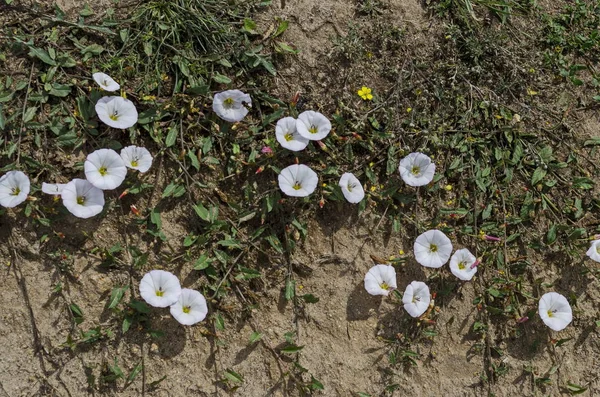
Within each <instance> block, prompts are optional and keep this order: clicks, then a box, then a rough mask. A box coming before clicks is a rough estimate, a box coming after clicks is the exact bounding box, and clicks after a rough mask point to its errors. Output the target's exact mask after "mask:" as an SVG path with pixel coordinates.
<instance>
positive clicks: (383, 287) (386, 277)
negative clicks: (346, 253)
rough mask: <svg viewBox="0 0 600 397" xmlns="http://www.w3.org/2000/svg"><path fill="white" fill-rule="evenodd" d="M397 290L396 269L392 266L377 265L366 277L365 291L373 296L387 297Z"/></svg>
mask: <svg viewBox="0 0 600 397" xmlns="http://www.w3.org/2000/svg"><path fill="white" fill-rule="evenodd" d="M396 288H397V284H396V269H394V267H393V266H390V265H375V266H373V267H372V268H370V269H369V271H368V272H367V274H366V275H365V289H366V290H367V292H368V293H369V294H371V295H385V296H388V294H389V293H390V292H391V291H392V290H394V289H396Z"/></svg>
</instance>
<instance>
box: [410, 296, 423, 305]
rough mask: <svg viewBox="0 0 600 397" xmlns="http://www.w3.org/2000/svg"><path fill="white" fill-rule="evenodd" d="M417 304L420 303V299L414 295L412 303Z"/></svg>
mask: <svg viewBox="0 0 600 397" xmlns="http://www.w3.org/2000/svg"><path fill="white" fill-rule="evenodd" d="M417 302H421V298H420V297H418V296H416V295H413V298H412V303H417Z"/></svg>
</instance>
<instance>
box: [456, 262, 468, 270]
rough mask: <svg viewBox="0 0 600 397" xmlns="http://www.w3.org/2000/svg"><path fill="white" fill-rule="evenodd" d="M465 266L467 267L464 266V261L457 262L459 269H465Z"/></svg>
mask: <svg viewBox="0 0 600 397" xmlns="http://www.w3.org/2000/svg"><path fill="white" fill-rule="evenodd" d="M466 267H467V266H465V262H459V263H458V268H459V269H460V270H465V268H466Z"/></svg>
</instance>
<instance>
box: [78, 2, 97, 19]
mask: <svg viewBox="0 0 600 397" xmlns="http://www.w3.org/2000/svg"><path fill="white" fill-rule="evenodd" d="M79 15H81V16H82V17H89V16H90V15H94V11H93V10H92V9H91V8H90V6H89V4H87V3H86V4H85V6H83V9H82V10H81V11H79Z"/></svg>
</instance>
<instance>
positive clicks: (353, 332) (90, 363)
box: [0, 0, 600, 397]
mask: <svg viewBox="0 0 600 397" xmlns="http://www.w3.org/2000/svg"><path fill="white" fill-rule="evenodd" d="M350 3H351V2H349V1H347V0H298V1H290V0H288V1H287V5H286V7H285V8H283V9H282V8H281V4H280V3H279V2H274V5H273V6H272V8H271V9H270V10H269V12H268V13H266V14H265V15H263V16H262V23H263V24H265V25H266V24H268V23H271V21H273V19H274V18H275V17H281V18H284V19H287V20H289V21H290V22H291V26H290V29H289V30H288V31H287V32H286V33H285V36H284V37H285V38H286V39H288V40H289V41H290V42H293V44H294V45H295V46H297V48H298V49H299V50H300V54H299V55H298V60H297V62H292V63H290V64H288V65H286V67H284V68H283V69H282V70H281V74H280V76H279V77H278V78H279V79H280V80H281V81H280V82H279V84H278V86H279V87H281V88H280V90H281V91H280V92H278V93H275V94H276V95H278V96H280V97H281V98H287V97H289V96H290V95H291V94H292V93H293V92H295V91H297V90H300V91H302V92H303V93H305V94H306V95H309V96H312V97H315V96H318V94H319V93H318V90H323V89H324V86H326V83H327V81H328V78H329V75H328V73H329V72H330V70H331V69H330V68H329V67H325V66H324V65H326V63H327V61H328V54H329V53H330V52H331V49H332V47H333V42H332V38H335V37H336V36H345V35H347V34H348V22H349V21H351V20H354V19H357V18H358V16H357V15H356V11H355V5H354V4H350ZM77 4H78V2H74V1H72V0H61V2H60V5H61V7H63V8H65V9H67V10H69V9H72V8H73V6H74V5H77ZM387 5H388V11H387V12H388V13H389V14H388V15H387V17H388V18H389V21H390V22H389V23H391V24H395V25H397V26H398V27H399V28H401V29H407V30H408V31H410V32H411V33H412V34H413V35H414V37H416V38H419V37H425V36H426V35H427V32H428V29H431V25H430V21H429V20H428V17H427V15H425V13H424V11H423V9H422V7H421V5H420V2H418V1H417V0H406V1H404V0H391V1H388V2H387ZM96 6H98V5H96V4H95V5H94V7H96ZM315 82H316V83H315ZM375 84H376V82H375ZM348 87H350V88H348V89H354V88H353V85H352V84H348ZM597 120H598V118H597V115H596V114H591V115H589V116H588V117H586V118H585V119H583V120H582V122H583V124H582V125H581V127H580V128H581V129H582V130H584V131H585V132H586V133H588V134H589V135H590V136H599V124H598V121H597ZM18 211H19V210H17V212H18ZM181 211H182V210H181V209H180V208H173V209H169V210H167V211H165V212H164V214H163V222H164V226H163V229H164V230H165V232H166V233H167V234H168V235H169V236H170V237H173V241H181V239H182V237H183V236H185V235H186V234H187V231H186V230H185V228H184V227H182V226H181V224H180V222H178V219H180V218H181V217H185V216H186V215H185V214H182V213H181ZM340 211H344V212H345V213H350V212H352V213H353V211H354V208H353V207H351V206H350V205H349V204H346V205H344V206H342V207H341V208H329V207H326V208H325V209H324V210H323V211H321V212H320V213H319V214H318V215H317V220H316V221H314V222H313V223H311V224H310V225H309V236H308V238H307V240H306V241H305V242H304V243H303V244H302V246H301V247H300V249H299V250H298V252H297V253H296V254H295V255H294V257H293V258H292V259H293V262H294V263H296V265H297V266H298V267H299V268H301V269H304V270H303V271H298V272H297V273H298V288H299V290H300V291H301V293H307V294H313V295H315V296H317V297H319V298H320V301H319V302H317V303H315V304H307V305H305V307H304V309H303V310H301V311H298V310H297V309H296V310H295V309H294V308H293V307H292V306H291V305H290V304H289V303H286V301H285V299H283V297H282V290H281V289H282V286H283V284H284V281H283V279H282V280H279V282H273V281H266V280H264V282H263V284H262V288H258V289H257V291H256V293H257V295H258V296H259V297H260V300H259V305H258V306H257V307H256V308H254V309H253V310H252V312H251V315H247V314H246V315H243V316H242V315H239V313H233V314H232V315H227V314H225V315H224V317H225V330H223V331H218V338H215V337H214V335H212V332H214V330H213V329H212V327H209V326H197V327H191V328H184V327H182V326H179V325H178V324H177V323H176V322H175V320H173V319H172V318H171V317H170V316H169V315H168V312H166V311H159V310H155V311H153V312H152V316H151V317H152V319H153V320H152V321H153V323H152V326H153V328H154V329H158V330H162V331H163V332H164V333H165V335H164V336H163V337H161V338H158V339H147V338H146V337H143V336H142V334H141V333H139V332H137V331H136V330H132V331H130V332H129V333H127V334H126V335H125V337H124V338H118V337H117V338H110V337H109V338H108V341H107V342H103V343H101V344H99V346H101V347H98V346H97V345H92V346H89V347H86V346H81V347H78V348H76V349H75V350H70V349H68V348H65V347H64V343H65V341H66V340H67V336H68V335H69V334H70V333H71V332H72V331H73V330H72V329H71V327H72V325H71V324H72V321H71V320H72V319H71V316H72V314H71V311H70V310H69V308H68V307H67V305H66V304H65V303H64V302H65V301H66V299H64V297H65V296H67V297H68V300H69V301H72V302H76V303H77V304H78V305H79V307H80V308H81V310H82V312H83V313H84V322H83V323H82V324H80V325H79V327H80V328H81V329H83V330H86V329H91V328H93V327H96V326H98V325H100V326H103V325H108V324H110V321H111V320H110V318H111V316H110V312H109V310H107V307H106V302H107V300H108V296H109V294H110V291H111V290H112V288H113V287H115V286H117V285H125V284H127V283H128V282H129V281H130V280H128V275H127V273H126V272H122V271H118V270H117V271H110V272H106V271H104V270H103V269H102V268H101V267H100V266H99V265H100V262H101V260H100V258H98V257H97V256H95V255H91V254H89V255H88V254H85V252H86V250H89V249H91V247H93V246H98V245H99V246H104V247H110V246H112V245H113V244H115V243H116V242H119V241H120V239H119V238H116V237H115V235H116V234H118V232H119V230H120V226H119V219H120V218H121V217H122V215H121V214H118V213H115V212H114V211H113V212H110V213H109V214H108V216H107V217H106V218H104V219H102V220H95V221H91V222H88V221H86V222H83V221H76V220H71V221H68V222H66V223H65V224H63V225H60V226H59V228H60V231H61V232H62V233H64V239H62V244H65V246H66V247H70V248H71V249H74V250H77V252H79V254H77V255H76V256H75V257H74V258H73V261H72V266H73V268H72V273H73V274H74V278H69V280H68V283H65V284H64V289H63V290H62V292H61V293H58V294H57V293H53V292H52V290H53V287H54V286H55V285H56V283H57V282H58V280H59V277H58V273H57V270H56V269H57V266H56V265H57V260H56V259H54V260H51V259H49V258H48V253H49V252H53V250H55V249H56V248H57V247H58V245H54V246H48V245H45V244H41V243H40V242H39V241H40V237H41V236H39V235H38V233H37V232H36V228H35V226H34V225H33V224H30V223H25V224H24V223H23V222H24V221H23V220H24V219H26V218H25V217H23V216H22V215H21V214H15V213H13V212H12V211H9V212H8V213H7V215H4V216H3V217H2V218H0V242H2V244H1V245H0V258H2V264H3V265H4V266H2V272H1V273H0V283H1V284H2V286H3V288H2V294H1V296H2V300H3V305H2V307H1V308H0V350H1V351H2V352H3V354H2V359H0V396H1V397H17V396H88V395H89V396H117V395H118V396H140V395H142V394H145V395H149V396H174V397H175V396H192V395H193V396H226V395H235V396H248V397H255V396H256V397H258V396H287V395H291V396H295V395H299V392H298V391H297V390H295V389H294V385H293V383H294V382H293V380H292V379H291V378H289V377H286V376H284V375H285V373H286V372H287V371H288V370H289V368H290V367H291V365H292V364H291V360H287V361H286V360H284V359H280V358H278V356H277V355H275V354H274V352H273V350H272V349H277V348H278V347H279V346H281V345H282V343H283V342H284V334H285V333H287V332H290V331H294V332H296V333H297V336H298V340H297V341H298V344H299V345H303V346H305V347H304V349H303V350H302V352H301V354H300V359H299V362H300V364H301V365H302V366H303V367H305V368H306V369H307V370H308V371H309V373H310V374H312V375H313V376H314V377H315V378H316V379H318V380H319V381H320V382H321V383H323V385H324V387H325V390H324V391H320V392H315V393H314V394H315V395H323V396H355V395H357V394H356V393H358V392H363V393H369V394H371V395H373V396H378V395H394V396H483V395H488V394H489V393H493V395H496V396H534V395H535V396H537V395H540V394H539V392H540V389H539V388H537V389H536V388H534V387H533V379H534V378H533V375H532V374H531V373H530V372H533V374H534V375H535V377H542V376H544V375H545V374H548V376H549V377H551V379H552V381H551V383H550V384H548V385H547V386H546V387H545V388H542V389H541V390H542V391H543V393H544V395H548V396H557V395H561V394H564V393H565V391H564V389H562V388H561V386H562V385H564V384H565V383H566V382H567V381H569V382H573V383H576V384H581V385H587V386H588V388H589V390H588V391H587V392H586V393H585V394H583V395H589V396H593V395H596V394H598V392H600V381H599V380H598V377H597V370H598V368H600V343H599V340H598V331H597V329H594V328H593V327H590V326H588V325H585V326H584V324H590V323H591V322H592V321H593V320H594V319H597V318H598V310H599V309H600V308H599V307H598V302H600V293H599V292H598V287H599V285H598V281H597V280H595V279H593V278H592V277H590V276H586V275H582V274H581V273H580V270H581V268H580V267H579V266H578V265H577V264H574V265H573V269H572V270H568V271H565V269H564V267H565V266H570V265H569V264H562V263H561V260H560V255H559V253H556V255H554V256H549V257H548V258H538V259H537V261H536V263H537V266H538V269H543V274H544V275H545V277H546V282H554V283H555V284H556V285H559V286H561V287H562V288H563V289H564V290H569V291H572V293H573V294H574V295H575V296H576V297H577V298H578V302H579V308H580V309H579V310H580V311H579V312H577V313H575V322H574V324H573V326H572V327H569V328H568V329H567V330H566V331H564V332H563V333H561V334H560V337H561V338H572V340H571V341H570V342H567V344H566V345H565V346H563V347H560V348H553V347H551V345H549V344H548V343H547V340H549V339H550V337H551V335H550V333H548V332H547V331H546V330H545V329H544V327H543V326H541V323H540V321H539V319H537V318H532V319H531V320H530V321H529V322H526V323H525V324H522V325H516V324H514V323H512V324H509V325H507V326H505V327H498V326H497V325H494V324H490V327H491V329H490V334H489V338H490V340H491V341H493V342H494V344H495V345H497V346H498V348H499V349H501V350H502V352H503V359H502V362H503V363H504V365H505V366H506V367H507V368H509V369H510V370H509V372H508V373H507V374H506V375H505V376H503V377H500V378H499V379H497V380H496V381H495V382H494V383H482V382H480V379H481V377H482V376H483V374H484V367H485V365H487V364H486V361H485V360H486V352H485V351H478V350H477V348H476V347H477V345H478V344H479V343H480V342H481V340H479V336H477V335H476V334H474V333H473V332H472V328H473V324H474V323H475V322H476V321H478V318H479V315H478V311H477V309H476V307H475V306H474V305H473V304H472V302H473V299H474V298H475V297H476V296H477V294H478V292H477V291H478V288H480V285H479V284H478V282H477V280H475V281H474V282H471V283H466V284H464V285H462V286H458V285H456V286H455V287H454V288H451V290H450V292H449V293H447V294H445V295H444V296H443V297H441V298H439V299H438V300H436V304H437V305H438V306H439V313H438V315H437V318H436V325H435V327H434V329H435V330H436V331H437V332H438V335H437V336H436V337H435V338H433V339H432V340H425V341H423V343H420V344H418V345H414V346H410V349H411V350H413V351H415V352H416V353H418V358H417V363H418V365H417V366H402V365H399V366H396V367H392V366H390V364H389V361H388V354H389V352H390V351H391V348H392V346H393V344H392V343H390V342H386V340H395V339H398V338H401V335H402V334H410V333H414V332H419V329H416V328H415V327H416V326H415V324H414V321H413V320H412V319H410V317H408V315H407V314H406V313H405V312H404V311H403V309H402V307H401V306H400V305H398V304H397V303H395V302H394V301H393V300H392V299H389V298H388V299H381V298H375V297H372V296H369V295H368V294H366V292H365V291H364V288H363V277H364V274H365V272H366V271H367V270H368V268H369V267H370V266H372V265H373V260H372V259H371V257H370V255H375V256H378V257H383V258H387V257H389V256H392V255H396V256H397V255H398V252H399V250H404V251H406V252H407V255H406V258H407V261H406V263H405V264H404V265H403V267H402V269H401V271H399V273H398V283H399V285H398V288H399V290H401V291H402V290H404V288H405V286H406V285H407V284H408V283H410V282H411V281H412V280H422V281H425V280H426V279H427V277H428V276H429V275H430V274H431V273H430V271H429V270H427V269H423V268H422V267H421V266H419V265H418V264H417V263H416V262H415V261H414V259H413V258H412V253H411V252H412V249H411V248H412V240H411V238H410V236H409V235H407V234H404V233H402V232H401V233H397V234H394V233H392V232H390V231H388V228H389V227H388V225H387V222H383V223H381V222H380V220H379V218H377V217H375V216H374V215H372V214H371V213H370V211H367V212H366V213H364V214H363V215H361V216H360V217H356V216H353V217H351V218H349V219H347V220H344V221H339V220H338V219H340V216H339V214H340ZM344 219H346V218H344ZM378 226H379V227H378ZM377 227H378V228H377ZM375 229H376V230H375ZM93 230H97V232H96V233H95V237H94V241H88V240H87V239H86V238H85V237H84V233H83V232H84V231H93ZM373 230H375V231H374V232H373ZM140 243H142V242H140ZM52 244H55V243H51V245H52ZM157 261H158V256H156V257H152V258H151V259H150V261H149V265H150V266H151V265H157V266H161V267H165V268H167V269H169V270H171V271H174V272H176V273H177V274H178V275H179V276H180V278H181V279H182V280H184V286H185V287H189V288H194V287H198V286H199V285H200V283H201V280H199V279H198V278H197V276H194V274H193V271H192V269H191V265H190V264H183V265H176V266H171V265H168V264H164V263H158V262H157ZM559 269H560V271H559ZM559 274H560V277H559V276H558V275H559ZM446 276H447V275H446ZM442 282H443V281H442ZM232 305H233V308H234V309H233V310H237V309H238V308H239V307H240V306H239V304H236V303H232ZM415 330H416V331H415ZM254 331H259V332H261V333H263V334H264V337H263V341H264V342H265V343H255V344H252V345H249V344H248V339H249V337H250V335H251V334H252V333H253V332H254ZM487 353H488V354H491V355H496V354H497V353H495V352H487ZM116 357H118V358H119V365H120V366H121V368H123V369H124V371H126V374H127V373H128V372H129V371H130V370H131V369H132V368H133V367H134V366H135V365H137V364H138V363H143V365H144V367H145V370H144V371H143V373H142V375H140V376H138V377H137V378H136V379H135V380H134V381H133V382H132V383H131V384H129V385H126V387H125V386H124V383H123V382H122V381H120V383H118V386H112V385H110V384H109V385H106V386H105V387H102V388H99V389H96V390H91V389H90V388H89V387H88V382H89V379H90V378H91V377H96V378H98V377H100V376H101V374H102V373H103V371H105V370H106V366H107V365H111V364H113V363H114V360H115V358H116ZM528 367H529V368H531V371H529V372H528V371H527V370H526V368H528ZM227 369H231V370H233V371H235V372H237V373H239V374H241V375H242V376H243V377H244V382H243V383H242V384H241V386H240V387H239V388H238V389H237V390H226V388H225V387H223V385H222V384H221V383H219V382H218V381H219V380H220V379H222V374H223V371H225V370H227ZM163 376H166V378H165V380H164V381H162V382H161V383H160V384H159V385H158V386H157V387H156V388H150V387H148V386H147V385H148V384H150V383H151V382H153V381H157V380H159V379H161V378H162V377H163ZM304 380H305V381H306V380H310V376H309V377H308V379H304ZM144 385H146V386H144ZM388 385H397V388H396V390H395V391H393V392H387V393H386V392H384V391H383V390H384V388H385V387H386V386H388ZM489 395H492V394H489Z"/></svg>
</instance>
